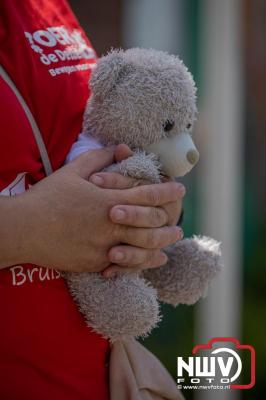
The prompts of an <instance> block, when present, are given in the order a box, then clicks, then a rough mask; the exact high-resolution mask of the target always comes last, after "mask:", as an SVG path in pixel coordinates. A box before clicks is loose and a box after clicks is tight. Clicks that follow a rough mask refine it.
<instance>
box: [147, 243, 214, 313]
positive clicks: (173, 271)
mask: <svg viewBox="0 0 266 400" xmlns="http://www.w3.org/2000/svg"><path fill="white" fill-rule="evenodd" d="M165 252H166V254H167V256H168V262H167V264H165V265H164V266H162V267H160V268H155V269H148V270H145V271H143V276H144V277H145V278H146V279H147V280H148V281H149V282H151V284H152V285H153V286H154V287H155V288H156V289H157V292H158V298H159V299H160V300H162V301H163V302H165V303H169V304H172V305H174V306H176V305H177V304H194V303H195V302H196V301H198V300H199V299H200V298H201V297H205V296H206V294H207V289H208V286H209V284H210V282H211V281H212V279H213V278H214V277H215V276H216V275H217V273H218V272H219V271H220V269H221V251H220V243H218V242H217V241H215V240H214V239H211V238H209V237H204V236H203V237H200V236H194V237H192V238H190V239H184V240H181V241H179V242H177V243H175V244H174V245H173V246H170V247H168V248H167V249H165Z"/></svg>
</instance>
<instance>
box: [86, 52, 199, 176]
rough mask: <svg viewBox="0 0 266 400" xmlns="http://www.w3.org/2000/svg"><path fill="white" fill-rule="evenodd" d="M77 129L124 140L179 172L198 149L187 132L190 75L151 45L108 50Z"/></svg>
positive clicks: (192, 93)
mask: <svg viewBox="0 0 266 400" xmlns="http://www.w3.org/2000/svg"><path fill="white" fill-rule="evenodd" d="M89 85H90V88H91V91H92V95H91V97H90V99H89V101H88V103H87V107H86V110H85V114H84V123H83V131H84V132H87V133H89V134H90V135H92V136H93V137H95V138H97V139H98V140H99V141H100V142H101V143H102V144H104V145H109V144H119V143H125V144H127V145H129V146H130V147H131V148H132V149H133V150H134V149H142V150H146V151H147V152H151V153H155V154H156V155H157V156H158V157H159V161H160V163H161V165H162V170H163V172H164V173H165V174H166V175H169V176H172V177H174V176H175V177H177V176H182V175H185V174H186V173H187V172H188V171H189V170H190V169H191V168H192V167H193V166H194V164H195V163H196V162H197V160H198V158H199V153H198V151H197V150H196V148H195V146H194V143H193V141H192V138H191V134H190V133H191V130H192V126H193V123H194V120H195V115H196V111H197V110H196V89H195V84H194V81H193V78H192V76H191V74H190V73H189V72H188V70H187V68H186V67H185V65H184V64H183V62H182V61H181V60H180V59H179V58H178V57H176V56H173V55H169V54H167V53H165V52H162V51H157V50H152V49H149V50H147V49H140V48H133V49H129V50H126V51H123V50H113V51H111V52H110V53H109V54H107V55H106V56H105V57H102V58H100V59H99V61H98V63H97V66H96V68H95V70H94V71H93V73H92V76H91V79H90V82H89Z"/></svg>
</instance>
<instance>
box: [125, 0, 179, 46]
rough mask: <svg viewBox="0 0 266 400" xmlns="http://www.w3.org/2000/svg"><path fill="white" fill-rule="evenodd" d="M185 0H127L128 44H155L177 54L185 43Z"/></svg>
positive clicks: (126, 34)
mask: <svg viewBox="0 0 266 400" xmlns="http://www.w3.org/2000/svg"><path fill="white" fill-rule="evenodd" d="M184 23H185V19H184V13H183V2H182V0H124V2H123V28H122V29H123V31H122V36H123V41H124V47H125V48H128V47H134V46H139V47H146V48H149V47H152V48H154V49H158V50H164V51H168V52H169V53H174V54H176V53H177V51H178V49H179V48H181V47H182V46H183V42H184V37H183V34H184V26H183V25H184Z"/></svg>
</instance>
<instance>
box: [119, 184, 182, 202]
mask: <svg viewBox="0 0 266 400" xmlns="http://www.w3.org/2000/svg"><path fill="white" fill-rule="evenodd" d="M122 194H123V196H124V199H125V203H124V204H136V205H140V206H155V207H157V206H161V205H164V204H167V203H171V202H175V201H177V200H178V199H179V198H180V197H182V196H184V194H185V188H184V186H183V185H182V184H181V183H177V182H166V183H157V184H153V185H143V186H139V187H134V188H131V189H128V190H127V191H124V192H122Z"/></svg>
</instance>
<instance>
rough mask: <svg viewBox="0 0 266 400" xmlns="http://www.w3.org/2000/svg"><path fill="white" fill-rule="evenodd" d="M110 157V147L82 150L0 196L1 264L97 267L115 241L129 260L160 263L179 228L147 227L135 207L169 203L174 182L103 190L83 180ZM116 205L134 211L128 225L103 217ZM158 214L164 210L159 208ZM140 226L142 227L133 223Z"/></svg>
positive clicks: (173, 196) (172, 199)
mask: <svg viewBox="0 0 266 400" xmlns="http://www.w3.org/2000/svg"><path fill="white" fill-rule="evenodd" d="M113 160H114V150H113V149H112V150H110V149H104V150H97V151H93V152H90V153H89V154H84V155H82V156H80V157H78V158H77V159H76V160H74V161H73V162H72V163H70V164H69V165H67V166H65V167H63V168H61V169H59V170H58V171H56V172H55V173H53V174H52V175H50V176H49V177H48V178H45V179H43V180H42V181H40V182H39V183H37V184H36V185H34V186H33V187H32V188H31V189H30V190H28V191H27V192H25V193H23V194H21V195H18V196H16V197H14V198H1V199H0V200H1V203H0V205H1V208H0V219H1V225H0V266H1V268H4V267H7V266H10V265H14V264H17V263H32V264H37V265H41V266H46V267H53V268H58V269H61V270H71V271H90V270H94V271H96V270H97V271H99V270H102V269H104V268H105V267H106V266H108V265H109V264H110V260H109V258H108V252H109V250H110V248H112V247H115V246H117V245H118V244H119V243H121V242H123V243H126V244H128V249H126V252H125V255H127V254H130V257H131V258H132V259H135V258H136V257H139V258H141V259H143V260H144V259H145V260H150V265H151V266H152V265H161V264H163V263H164V262H165V261H166V259H165V256H164V255H163V253H161V252H160V249H161V248H163V247H165V246H167V245H169V244H171V243H173V242H175V241H176V240H178V238H180V236H181V233H180V230H179V229H178V228H176V227H173V226H171V227H169V226H163V227H158V228H152V227H149V226H151V223H150V222H147V218H148V217H147V216H144V215H142V214H141V213H139V212H138V211H137V212H136V209H137V210H138V209H139V207H148V208H149V209H152V208H154V207H160V206H162V205H164V204H168V203H171V202H175V201H176V200H177V199H178V198H179V186H178V184H174V183H164V184H159V185H150V186H141V187H134V188H130V189H123V190H117V189H115V190H108V189H102V188H99V187H97V186H95V185H94V184H92V183H90V182H88V179H89V177H90V175H91V174H93V173H94V172H96V171H98V170H101V169H102V168H104V167H105V166H106V165H108V164H111V163H112V162H113ZM119 204H123V205H126V206H128V207H130V209H131V211H132V210H133V209H134V210H135V215H136V216H137V217H136V219H135V221H134V222H133V223H131V224H129V226H127V224H125V225H118V224H117V223H114V222H113V221H112V219H111V218H110V217H109V214H110V210H111V209H112V207H114V206H117V205H119ZM153 206H154V207H153ZM160 212H161V213H165V212H166V211H164V210H163V208H161V209H160ZM142 224H144V226H146V227H145V228H141V227H138V228H136V227H135V226H140V225H142ZM114 252H115V250H114ZM113 254H114V253H113ZM140 255H141V256H140ZM140 264H141V263H140ZM128 265H129V266H130V265H132V266H134V262H132V263H130V260H129V262H128Z"/></svg>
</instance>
